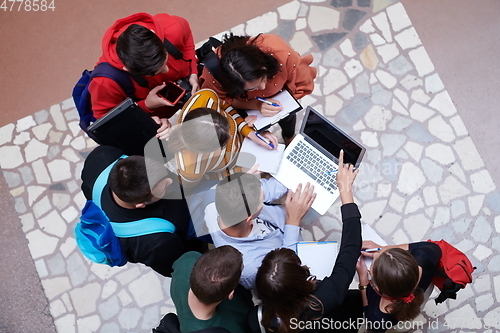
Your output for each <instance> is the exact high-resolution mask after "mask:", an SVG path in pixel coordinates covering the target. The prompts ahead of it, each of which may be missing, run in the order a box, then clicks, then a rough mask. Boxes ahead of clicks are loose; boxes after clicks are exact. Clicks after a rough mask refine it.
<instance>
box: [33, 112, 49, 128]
mask: <svg viewBox="0 0 500 333" xmlns="http://www.w3.org/2000/svg"><path fill="white" fill-rule="evenodd" d="M34 116H35V121H36V123H37V124H38V125H40V124H43V123H45V122H46V121H47V119H48V118H49V112H48V111H47V110H40V111H38V112H37V113H35V114H34Z"/></svg>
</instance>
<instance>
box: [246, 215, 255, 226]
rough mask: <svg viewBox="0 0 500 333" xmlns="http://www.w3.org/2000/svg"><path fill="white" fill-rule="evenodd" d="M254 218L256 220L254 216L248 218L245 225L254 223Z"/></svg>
mask: <svg viewBox="0 0 500 333" xmlns="http://www.w3.org/2000/svg"><path fill="white" fill-rule="evenodd" d="M253 218H254V217H253V215H250V216H249V217H247V218H246V219H245V223H246V224H250V223H252V220H253Z"/></svg>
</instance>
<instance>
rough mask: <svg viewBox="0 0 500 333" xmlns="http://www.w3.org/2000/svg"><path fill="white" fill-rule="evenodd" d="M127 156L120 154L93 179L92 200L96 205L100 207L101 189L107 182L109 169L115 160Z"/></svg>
mask: <svg viewBox="0 0 500 333" xmlns="http://www.w3.org/2000/svg"><path fill="white" fill-rule="evenodd" d="M127 157H128V156H127V155H122V156H120V157H119V158H118V159H117V160H116V161H114V162H113V163H111V164H110V165H108V167H107V168H106V169H104V170H103V171H102V172H101V174H100V175H99V176H98V177H97V179H96V180H95V182H94V187H93V188H92V201H93V202H94V203H95V204H96V205H97V207H99V208H101V209H102V206H101V196H102V191H103V190H104V186H106V184H107V183H108V178H109V173H110V172H111V169H113V167H114V166H115V164H116V162H118V161H119V160H121V159H123V158H127Z"/></svg>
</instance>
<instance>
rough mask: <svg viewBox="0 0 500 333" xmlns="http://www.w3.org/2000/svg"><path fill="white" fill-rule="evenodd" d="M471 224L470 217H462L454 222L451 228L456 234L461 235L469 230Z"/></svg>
mask: <svg viewBox="0 0 500 333" xmlns="http://www.w3.org/2000/svg"><path fill="white" fill-rule="evenodd" d="M471 222H472V219H471V218H470V217H462V218H460V219H458V220H456V221H454V222H453V223H452V224H451V226H452V227H453V230H455V232H456V233H459V234H463V233H464V232H465V231H466V230H467V229H469V226H470V224H471Z"/></svg>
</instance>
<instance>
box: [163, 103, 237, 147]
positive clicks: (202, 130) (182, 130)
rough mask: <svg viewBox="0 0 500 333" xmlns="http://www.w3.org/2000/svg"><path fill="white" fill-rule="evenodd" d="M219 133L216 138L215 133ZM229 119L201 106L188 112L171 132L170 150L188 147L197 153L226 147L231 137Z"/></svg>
mask: <svg viewBox="0 0 500 333" xmlns="http://www.w3.org/2000/svg"><path fill="white" fill-rule="evenodd" d="M214 129H215V133H216V134H217V137H216V138H215V136H214V135H213V134H214ZM229 131H230V128H229V121H228V120H227V118H226V117H224V116H223V115H221V114H220V113H219V112H217V111H216V110H214V109H210V108H206V107H201V108H197V109H194V110H191V111H189V112H188V114H187V115H186V116H185V117H184V119H183V121H182V125H181V126H179V127H177V128H176V129H175V130H174V131H172V133H171V134H170V139H169V143H168V145H169V150H171V151H174V152H175V151H180V150H183V149H188V150H191V151H194V152H197V153H211V152H213V151H216V150H217V149H218V148H221V147H224V146H225V145H226V144H227V142H228V141H229V139H230V133H229Z"/></svg>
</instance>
